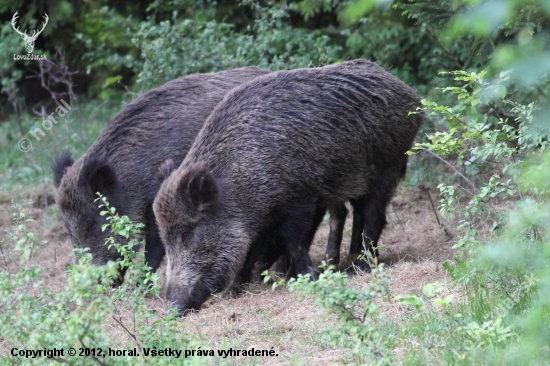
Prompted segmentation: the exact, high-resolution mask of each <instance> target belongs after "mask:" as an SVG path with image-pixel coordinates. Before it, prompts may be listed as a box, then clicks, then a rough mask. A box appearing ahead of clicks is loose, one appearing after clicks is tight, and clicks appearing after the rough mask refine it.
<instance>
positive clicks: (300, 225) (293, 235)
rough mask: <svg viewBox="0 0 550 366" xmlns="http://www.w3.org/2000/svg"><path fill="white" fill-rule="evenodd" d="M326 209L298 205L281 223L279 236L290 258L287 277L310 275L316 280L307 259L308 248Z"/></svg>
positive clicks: (309, 261)
mask: <svg viewBox="0 0 550 366" xmlns="http://www.w3.org/2000/svg"><path fill="white" fill-rule="evenodd" d="M325 212H326V207H324V206H317V205H300V206H296V207H294V208H292V209H291V211H290V212H287V214H286V215H285V216H284V218H283V220H282V222H281V236H282V238H283V239H284V243H285V246H286V248H287V250H288V252H289V254H290V257H291V258H292V264H291V266H290V270H289V272H288V273H287V277H292V276H293V275H294V273H292V272H293V270H295V273H296V274H302V275H305V274H308V273H309V274H310V276H311V279H313V280H316V279H317V271H315V268H314V267H313V264H312V263H311V259H310V258H309V254H308V252H309V247H310V246H311V242H312V240H313V237H314V235H315V232H316V231H317V227H318V226H319V224H320V223H321V221H322V220H323V216H324V215H325Z"/></svg>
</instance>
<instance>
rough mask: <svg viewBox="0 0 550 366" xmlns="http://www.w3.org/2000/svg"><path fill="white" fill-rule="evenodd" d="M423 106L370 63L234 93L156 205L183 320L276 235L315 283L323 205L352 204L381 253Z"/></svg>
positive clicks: (269, 81) (368, 242)
mask: <svg viewBox="0 0 550 366" xmlns="http://www.w3.org/2000/svg"><path fill="white" fill-rule="evenodd" d="M419 105H420V98H419V96H418V94H417V93H416V92H415V91H414V90H413V89H412V88H410V87H409V86H407V85H406V84H404V83H403V82H402V81H400V80H399V79H398V78H396V77H395V76H393V75H392V74H390V73H388V72H386V71H385V70H384V69H382V68H381V67H379V66H378V65H376V64H375V63H372V62H369V61H365V60H355V61H348V62H342V63H339V64H335V65H330V66H325V67H319V68H310V69H298V70H291V71H285V72H280V73H277V74H270V75H265V76H262V77H259V78H256V79H254V80H252V81H250V82H248V83H246V84H244V85H242V86H240V87H237V88H235V89H234V90H232V91H231V92H230V93H229V94H228V95H227V96H226V97H225V98H224V99H223V101H222V102H221V103H220V104H219V105H218V106H217V107H216V108H215V109H214V111H213V112H212V114H211V115H210V116H209V117H208V119H207V121H206V122H205V124H204V126H203V127H202V129H201V131H200V132H199V134H198V136H197V138H196V140H195V142H194V143H193V146H192V147H191V149H190V150H189V153H188V154H187V156H186V158H185V159H184V161H183V162H182V164H181V165H180V166H179V167H178V168H177V169H176V170H175V171H174V172H172V174H170V176H169V177H168V178H167V179H166V180H165V181H164V182H163V183H162V186H161V188H160V190H159V191H158V193H157V196H156V198H155V201H154V204H153V209H154V213H155V216H156V220H157V223H158V226H159V232H160V237H161V239H162V241H163V242H164V244H165V249H166V255H167V285H166V286H167V288H166V296H167V298H168V300H169V301H170V303H171V304H172V306H175V307H177V308H178V311H179V313H180V314H183V313H184V312H185V311H186V310H188V309H197V308H199V307H200V306H201V304H202V303H203V302H204V301H205V300H206V299H207V298H208V297H209V295H210V294H211V293H213V292H216V291H221V290H223V289H225V288H227V286H229V285H230V284H231V283H232V281H233V280H234V279H235V277H236V276H237V275H238V274H239V273H240V272H241V270H242V269H243V268H246V267H248V266H250V262H251V261H255V260H257V258H258V257H257V255H254V254H253V253H258V252H261V249H260V248H261V247H262V245H265V242H266V241H265V240H263V238H265V237H266V236H269V235H271V234H272V233H275V234H276V235H277V237H278V238H281V239H282V242H281V243H280V244H279V245H284V247H285V248H286V250H288V252H289V253H290V256H291V258H292V261H293V264H294V266H295V269H296V272H297V273H298V274H310V275H311V276H312V277H313V278H314V277H315V276H316V272H315V269H314V268H313V266H312V264H311V260H310V258H309V256H308V248H309V243H308V241H307V237H308V235H309V234H310V233H311V231H312V229H313V226H314V225H315V222H316V221H317V220H316V217H317V215H318V213H319V207H321V208H322V207H324V208H326V207H330V206H331V205H338V204H341V203H342V202H345V201H347V200H350V201H351V202H352V204H353V206H354V209H355V211H356V213H361V215H357V220H356V221H357V222H358V224H360V225H361V228H362V230H361V232H362V237H364V243H365V246H366V247H367V249H369V250H372V247H373V246H376V245H377V240H378V238H379V236H380V233H381V232H382V229H383V228H384V225H385V223H386V218H385V210H386V206H387V204H388V202H389V200H390V199H391V196H392V194H393V192H394V190H395V187H396V185H397V183H398V181H399V179H400V178H401V177H402V172H403V167H404V166H406V163H407V155H406V154H405V153H406V151H407V150H409V149H410V147H411V145H412V142H413V139H414V137H415V135H416V133H417V132H418V129H419V127H420V125H421V123H422V119H423V116H422V114H420V113H413V114H409V112H411V111H415V110H416V108H417V107H418V106H419ZM365 218H367V220H365ZM317 223H318V222H317ZM359 242H363V240H361V241H359ZM359 264H360V265H362V266H364V267H365V268H366V267H368V264H367V263H366V262H363V264H361V263H359Z"/></svg>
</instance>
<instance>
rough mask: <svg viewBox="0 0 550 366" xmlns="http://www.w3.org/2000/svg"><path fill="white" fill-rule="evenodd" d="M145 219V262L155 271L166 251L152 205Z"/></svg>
mask: <svg viewBox="0 0 550 366" xmlns="http://www.w3.org/2000/svg"><path fill="white" fill-rule="evenodd" d="M145 221H146V222H145V262H146V263H147V265H148V266H149V267H151V272H155V271H156V270H157V268H158V267H159V266H160V262H161V261H162V259H163V258H164V254H165V253H164V246H163V245H162V241H161V240H160V236H159V230H158V226H157V221H156V220H155V214H154V213H153V208H152V206H149V207H148V208H147V213H146V217H145Z"/></svg>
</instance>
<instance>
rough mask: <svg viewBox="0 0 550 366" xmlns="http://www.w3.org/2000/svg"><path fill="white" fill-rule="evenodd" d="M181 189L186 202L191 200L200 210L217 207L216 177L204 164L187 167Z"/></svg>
mask: <svg viewBox="0 0 550 366" xmlns="http://www.w3.org/2000/svg"><path fill="white" fill-rule="evenodd" d="M180 190H181V191H180V193H181V195H182V198H183V200H184V202H190V203H191V204H192V205H193V208H194V209H196V210H198V211H200V212H203V211H206V210H208V209H211V208H213V207H215V205H216V203H217V201H218V183H217V182H216V178H214V176H213V175H212V173H211V172H210V171H209V170H208V169H207V168H206V167H205V166H204V165H202V164H197V165H192V166H190V167H189V168H187V169H186V171H185V173H184V174H183V176H182V178H181V180H180Z"/></svg>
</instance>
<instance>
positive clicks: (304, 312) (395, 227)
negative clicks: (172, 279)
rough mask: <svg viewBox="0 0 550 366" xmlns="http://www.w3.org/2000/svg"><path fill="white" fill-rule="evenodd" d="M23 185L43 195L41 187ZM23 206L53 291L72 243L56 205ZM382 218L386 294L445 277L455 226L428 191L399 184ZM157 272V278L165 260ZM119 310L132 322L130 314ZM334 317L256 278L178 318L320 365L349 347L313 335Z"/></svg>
mask: <svg viewBox="0 0 550 366" xmlns="http://www.w3.org/2000/svg"><path fill="white" fill-rule="evenodd" d="M25 193H26V194H27V196H29V195H30V196H31V197H32V198H34V199H35V200H36V199H37V197H38V198H39V199H41V202H44V194H43V189H41V188H37V189H31V190H27V191H26V192H25ZM53 194H54V191H53V189H52V190H51V191H49V192H48V193H47V194H46V195H45V197H46V198H48V202H50V203H51V199H52V197H53ZM29 214H30V217H31V218H33V219H34V220H36V221H35V222H32V223H28V224H27V226H28V228H29V229H30V230H31V231H32V232H34V233H35V235H36V237H37V238H41V239H45V240H47V243H46V244H45V245H44V246H43V247H42V248H40V249H38V250H36V251H35V253H33V257H32V258H33V261H35V262H36V263H40V265H41V267H42V268H43V272H42V280H43V281H44V286H45V287H47V288H48V289H49V290H51V291H54V292H55V291H56V289H60V288H63V286H65V283H66V280H65V277H64V272H65V270H66V269H67V268H68V266H69V265H70V264H71V263H72V255H71V249H72V245H71V242H70V239H69V236H68V234H67V232H66V230H65V228H64V226H63V223H62V221H61V220H60V215H59V212H58V210H57V208H56V207H52V206H50V207H49V209H48V210H47V211H45V210H44V208H43V206H41V205H39V204H36V205H34V206H33V207H32V209H31V211H30V213H29ZM440 219H441V218H440ZM10 220H11V208H10V203H9V197H8V195H7V194H3V195H2V196H0V226H1V227H2V228H3V229H6V228H7V227H8V226H9V224H10ZM388 221H389V224H388V226H387V227H386V229H385V231H384V233H383V236H382V238H381V240H380V245H381V250H380V253H381V261H383V262H386V263H387V264H388V267H387V272H388V273H389V274H390V276H391V278H392V281H391V285H390V290H391V294H392V295H397V294H402V293H411V294H418V293H420V291H421V289H422V287H423V286H424V285H425V284H427V283H430V282H434V281H442V282H445V281H446V279H447V278H446V273H445V271H444V270H443V268H442V267H441V263H442V262H444V261H445V260H448V259H450V257H451V250H450V248H451V246H452V245H453V244H454V243H455V240H456V239H455V238H456V233H455V232H452V231H449V230H447V232H446V231H445V230H443V229H442V228H441V227H439V226H438V224H437V221H436V217H435V214H434V212H433V210H432V207H431V204H430V201H429V199H428V196H427V194H426V192H424V191H421V190H420V189H416V188H407V189H405V188H401V189H400V190H399V192H398V194H397V195H396V197H395V199H394V200H393V201H392V203H391V205H390V206H389V208H388ZM448 226H449V227H450V226H452V225H448ZM350 232H351V221H350V220H349V219H348V222H347V224H346V231H345V237H344V245H343V248H342V253H343V255H344V253H346V252H347V250H348V245H349V244H348V243H349V236H350ZM449 234H450V235H453V236H452V237H451V236H450V235H449ZM327 237H328V225H327V224H326V222H324V223H323V224H322V226H321V227H320V229H319V231H318V233H317V235H316V237H315V240H314V243H313V246H312V249H311V252H310V254H311V257H312V260H313V261H314V263H319V262H320V261H321V260H322V258H323V255H324V250H325V245H326V242H327ZM159 274H160V277H161V284H162V283H163V282H164V278H163V277H164V271H163V267H161V269H160V272H159ZM369 280H370V275H368V274H365V275H358V276H354V277H352V278H351V279H350V284H351V285H353V286H358V287H361V286H364V285H366V284H368V283H369ZM147 303H148V305H149V306H150V308H151V309H154V311H156V312H157V313H158V314H159V315H161V314H163V313H164V311H165V304H164V302H163V300H162V297H159V298H149V299H147ZM380 305H381V309H380V311H381V312H382V315H383V316H385V317H387V318H388V319H399V317H401V316H403V315H404V314H405V313H406V312H407V311H410V310H408V309H406V308H405V307H403V306H400V305H398V304H395V303H393V302H384V303H381V304H380ZM122 315H123V318H126V319H127V322H128V323H130V319H129V317H130V315H131V314H129V313H123V314H122ZM334 321H335V319H332V318H331V317H327V316H325V315H324V313H323V311H322V310H320V309H319V308H317V307H315V306H314V304H313V301H312V300H311V299H305V300H304V301H302V302H298V301H297V299H296V296H295V295H294V294H292V293H289V292H288V291H287V290H286V288H279V289H277V290H276V291H275V292H273V291H271V287H270V286H269V285H265V284H261V283H255V284H252V285H251V286H249V288H248V289H247V291H245V292H244V293H243V294H242V295H241V296H240V297H238V298H234V299H222V298H220V297H212V298H211V299H210V300H209V301H208V302H207V303H206V304H205V305H204V307H203V309H202V310H201V311H200V312H197V313H194V314H190V315H188V316H186V317H185V318H183V319H182V320H181V321H180V323H181V324H182V326H183V325H185V327H184V329H183V334H185V335H189V336H194V337H195V338H196V339H197V340H198V341H199V342H200V343H201V344H204V345H205V346H209V347H212V348H221V347H222V346H224V347H227V348H229V347H233V348H234V349H235V348H238V349H249V348H251V347H254V348H256V349H271V347H274V349H275V350H276V352H277V353H278V355H279V356H278V357H275V358H265V359H263V360H262V361H261V362H262V364H279V363H281V362H284V363H303V364H310V365H321V364H322V365H325V364H333V363H343V362H344V360H345V359H346V355H347V350H346V349H334V348H331V347H329V346H328V345H325V344H321V343H320V342H319V341H317V340H316V335H317V331H318V329H320V328H321V327H323V326H325V325H329V324H332V322H334ZM106 323H107V329H108V333H109V334H110V335H111V337H112V339H116V340H118V341H119V342H120V343H119V344H120V347H124V346H128V347H130V346H132V341H131V339H130V338H129V337H128V336H127V335H126V334H125V331H124V330H123V329H122V328H121V327H120V326H118V325H117V323H116V322H115V321H114V320H112V319H108V320H107V322H106ZM7 346H8V345H7V343H6V342H5V340H1V339H0V354H7V348H6V347H7ZM241 361H246V360H244V359H241Z"/></svg>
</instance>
